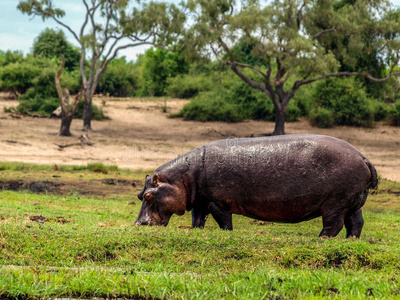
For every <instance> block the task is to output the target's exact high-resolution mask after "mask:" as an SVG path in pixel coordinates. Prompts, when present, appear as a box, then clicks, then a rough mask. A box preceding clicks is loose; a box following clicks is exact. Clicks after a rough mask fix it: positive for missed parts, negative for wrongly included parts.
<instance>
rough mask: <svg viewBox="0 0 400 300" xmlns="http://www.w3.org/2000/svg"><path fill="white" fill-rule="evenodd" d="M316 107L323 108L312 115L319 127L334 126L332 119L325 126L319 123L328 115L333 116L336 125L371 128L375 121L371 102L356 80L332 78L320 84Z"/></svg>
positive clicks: (318, 84) (325, 122)
mask: <svg viewBox="0 0 400 300" xmlns="http://www.w3.org/2000/svg"><path fill="white" fill-rule="evenodd" d="M315 105H316V108H323V109H322V110H321V109H319V110H318V109H316V110H314V111H313V112H312V113H311V114H310V118H311V119H312V122H313V123H314V124H315V125H317V126H322V127H327V126H328V125H330V124H332V123H331V120H330V117H329V120H326V121H323V124H321V125H319V123H318V121H322V119H323V117H324V116H328V115H332V116H333V124H334V125H350V126H363V127H371V126H372V124H373V121H374V114H373V108H372V106H371V100H370V99H369V98H368V96H367V93H366V91H365V89H364V88H363V87H362V85H361V84H360V83H359V82H358V81H356V80H355V79H354V78H344V79H342V78H330V79H326V80H324V81H320V82H318V83H317V85H316V88H315ZM328 111H330V113H329V112H328ZM333 124H332V125H333Z"/></svg>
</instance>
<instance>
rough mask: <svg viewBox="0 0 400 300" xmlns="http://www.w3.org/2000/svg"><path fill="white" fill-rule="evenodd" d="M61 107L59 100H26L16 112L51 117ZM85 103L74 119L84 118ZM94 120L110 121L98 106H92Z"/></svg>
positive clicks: (21, 101)
mask: <svg viewBox="0 0 400 300" xmlns="http://www.w3.org/2000/svg"><path fill="white" fill-rule="evenodd" d="M59 106H60V100H59V99H58V98H51V97H50V98H40V97H36V98H26V99H24V100H20V103H19V105H18V106H17V108H16V111H17V112H19V113H21V114H26V115H30V114H38V115H44V116H50V114H51V113H52V112H53V111H54V110H55V109H57V108H58V107H59ZM83 106H84V104H83V101H81V102H79V104H78V107H77V108H76V111H75V115H74V117H75V118H77V119H82V118H83ZM92 119H93V120H104V119H108V117H107V116H105V115H104V112H103V110H102V109H101V108H99V107H98V106H97V105H94V104H92Z"/></svg>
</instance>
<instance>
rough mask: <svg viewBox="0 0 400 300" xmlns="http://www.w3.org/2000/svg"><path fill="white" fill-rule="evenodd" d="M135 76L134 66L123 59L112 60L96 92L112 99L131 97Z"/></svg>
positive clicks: (134, 86) (134, 85) (135, 80)
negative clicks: (107, 95) (112, 97)
mask: <svg viewBox="0 0 400 300" xmlns="http://www.w3.org/2000/svg"><path fill="white" fill-rule="evenodd" d="M137 80H138V79H137V76H136V70H135V66H134V65H133V64H132V63H127V62H126V60H125V58H119V59H114V60H112V61H111V62H110V64H109V65H108V67H107V69H106V70H105V71H104V73H103V74H102V75H101V77H100V81H99V85H98V86H97V89H96V91H97V92H98V93H102V94H109V95H111V96H114V97H128V96H133V94H134V91H135V88H136V85H137Z"/></svg>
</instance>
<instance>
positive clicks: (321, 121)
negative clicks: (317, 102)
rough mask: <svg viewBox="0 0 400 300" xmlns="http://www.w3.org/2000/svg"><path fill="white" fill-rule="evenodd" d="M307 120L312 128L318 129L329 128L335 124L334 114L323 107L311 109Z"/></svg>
mask: <svg viewBox="0 0 400 300" xmlns="http://www.w3.org/2000/svg"><path fill="white" fill-rule="evenodd" d="M308 118H309V120H310V123H311V125H312V126H317V127H319V128H330V127H333V125H334V124H335V118H334V113H333V112H332V111H331V110H329V109H326V108H323V107H315V108H313V109H311V111H310V113H309V115H308Z"/></svg>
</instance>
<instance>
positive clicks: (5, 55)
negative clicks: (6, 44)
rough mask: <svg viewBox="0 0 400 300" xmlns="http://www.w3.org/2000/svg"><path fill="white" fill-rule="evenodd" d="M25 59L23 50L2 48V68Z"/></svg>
mask: <svg viewBox="0 0 400 300" xmlns="http://www.w3.org/2000/svg"><path fill="white" fill-rule="evenodd" d="M23 60H24V54H23V53H22V52H21V51H18V50H15V51H11V50H7V51H3V50H0V68H1V67H4V66H6V65H8V64H13V63H17V62H21V61H23Z"/></svg>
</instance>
